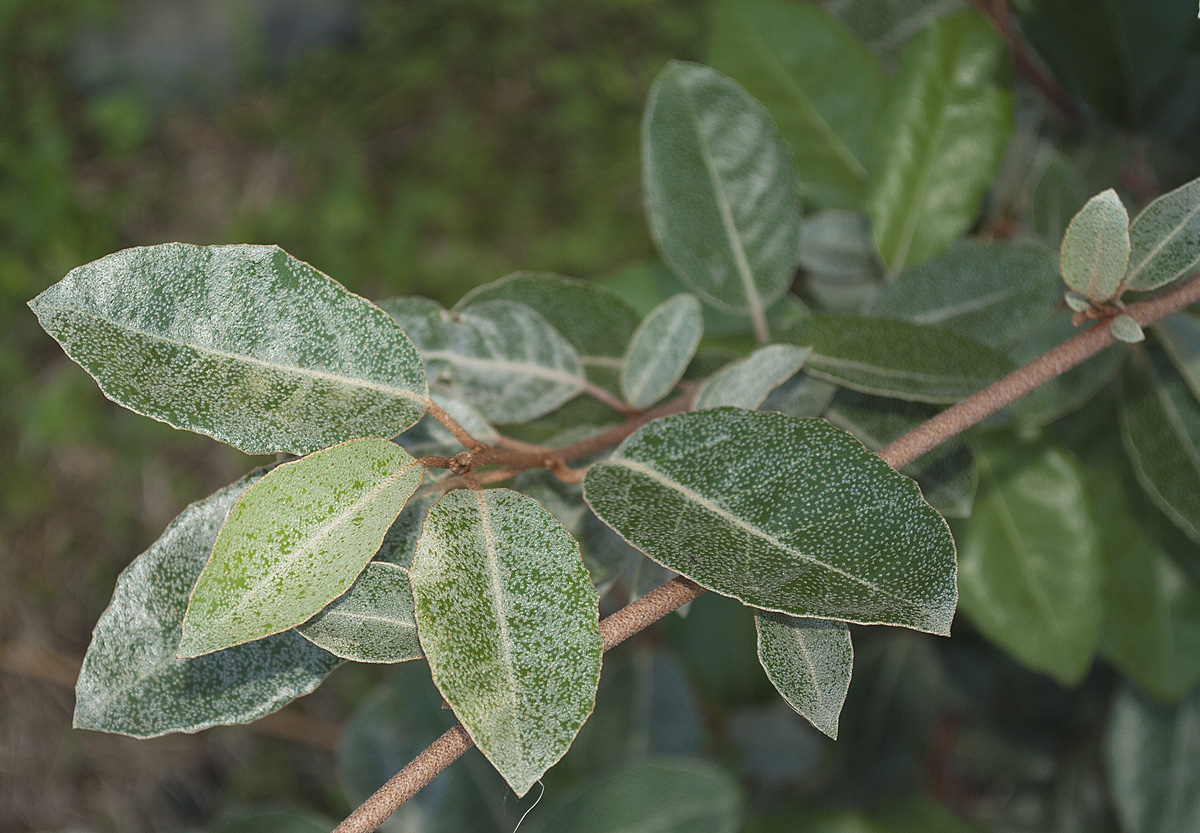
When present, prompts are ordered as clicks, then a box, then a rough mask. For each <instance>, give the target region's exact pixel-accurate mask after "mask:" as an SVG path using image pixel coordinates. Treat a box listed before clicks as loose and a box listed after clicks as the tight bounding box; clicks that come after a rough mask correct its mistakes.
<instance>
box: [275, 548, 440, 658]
mask: <svg viewBox="0 0 1200 833" xmlns="http://www.w3.org/2000/svg"><path fill="white" fill-rule="evenodd" d="M296 630H297V632H299V634H300V635H301V636H303V637H304V638H305V639H307V640H308V641H309V642H311V643H313V644H314V645H318V646H320V647H322V648H324V649H325V650H326V651H329V653H331V654H333V655H334V656H339V657H341V658H342V659H349V660H354V661H355V662H405V661H406V660H410V659H420V658H421V657H422V656H424V655H423V654H422V653H421V643H420V642H418V641H417V622H416V619H414V618H413V597H412V588H411V587H410V586H409V584H408V573H407V572H406V571H405V570H404V568H403V567H398V566H396V565H395V564H388V563H387V562H386V561H372V562H371V563H370V564H368V565H367V566H366V567H365V568H363V571H362V572H361V573H360V574H359V576H358V578H357V579H355V581H354V584H352V585H350V589H349V590H347V591H346V592H345V593H344V594H342V595H341V596H339V597H338V598H336V599H334V600H333V602H331V603H330V604H329V606H328V607H326V608H325V609H324V610H322V611H321V612H320V613H318V614H317V615H316V616H314V617H313V618H311V619H309V620H308V621H307V622H305V623H304V624H302V625H297V626H296Z"/></svg>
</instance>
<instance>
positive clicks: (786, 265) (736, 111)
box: [642, 61, 800, 320]
mask: <svg viewBox="0 0 1200 833" xmlns="http://www.w3.org/2000/svg"><path fill="white" fill-rule="evenodd" d="M642 182H643V183H644V186H645V189H646V215H647V219H648V220H649V223H650V232H651V234H652V235H653V237H654V240H655V243H656V244H657V245H658V250H659V252H660V253H661V254H662V256H663V260H664V261H665V262H666V263H667V265H668V266H670V267H671V269H672V270H674V271H675V273H676V274H678V275H679V277H680V278H681V279H682V280H683V281H684V282H685V283H686V284H687V285H688V286H690V287H691V288H692V289H694V290H695V291H696V292H697V293H699V294H700V296H701V297H702V298H704V300H706V301H708V302H709V303H711V304H713V305H715V306H717V307H719V308H721V309H725V310H727V311H730V312H743V313H748V314H749V315H750V316H751V317H752V318H755V319H759V320H761V319H763V318H764V317H765V312H764V311H765V310H766V308H767V307H768V306H769V305H770V304H771V302H773V301H775V300H776V299H778V298H780V297H782V296H783V294H784V293H785V292H787V289H788V286H789V285H790V284H791V281H792V276H793V274H794V272H795V270H796V263H797V253H798V251H799V245H800V193H799V189H798V187H797V183H796V172H795V169H794V168H793V163H792V159H791V153H790V152H789V150H788V147H787V145H785V144H784V143H783V140H782V139H781V138H780V136H779V133H778V131H777V130H776V128H775V125H774V124H773V123H772V121H771V117H770V115H769V114H768V113H767V111H766V110H765V109H764V108H763V106H762V105H761V104H759V103H758V102H757V101H755V100H754V99H753V98H751V97H750V95H749V94H748V93H747V92H746V91H745V90H744V89H742V88H741V87H740V86H739V85H738V84H737V83H736V82H735V81H733V80H732V79H731V78H729V77H727V76H725V75H722V74H721V73H719V72H717V71H715V70H712V69H709V68H708V67H704V66H700V65H699V64H691V63H684V62H681V61H672V62H670V63H669V64H667V66H666V68H665V69H664V70H663V71H662V72H661V73H659V75H658V78H656V79H655V81H654V85H653V86H652V87H651V89H650V95H649V97H648V98H647V100H646V113H645V117H644V118H643V121H642Z"/></svg>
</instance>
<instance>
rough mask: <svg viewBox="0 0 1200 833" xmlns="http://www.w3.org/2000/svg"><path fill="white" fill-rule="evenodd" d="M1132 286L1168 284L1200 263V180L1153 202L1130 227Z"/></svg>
mask: <svg viewBox="0 0 1200 833" xmlns="http://www.w3.org/2000/svg"><path fill="white" fill-rule="evenodd" d="M1129 239H1130V242H1131V244H1132V247H1133V252H1132V254H1131V256H1130V258H1129V277H1128V279H1127V280H1126V285H1127V286H1128V287H1129V288H1130V289H1137V290H1141V291H1146V290H1150V289H1157V288H1158V287H1160V286H1165V285H1166V284H1169V283H1171V282H1172V281H1175V280H1178V279H1179V278H1182V277H1184V276H1185V275H1187V274H1189V273H1190V272H1193V271H1195V269H1196V267H1197V266H1200V179H1193V180H1192V181H1191V182H1189V183H1187V184H1186V185H1182V186H1180V187H1179V188H1176V189H1175V190H1174V191H1172V192H1170V193H1169V194H1163V195H1162V196H1161V197H1159V198H1158V199H1156V200H1155V201H1154V202H1152V203H1150V204H1149V205H1148V206H1146V207H1145V209H1143V210H1142V213H1141V214H1139V215H1138V216H1137V217H1136V218H1135V219H1134V221H1133V224H1132V225H1131V226H1130V227H1129Z"/></svg>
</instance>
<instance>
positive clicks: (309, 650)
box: [73, 471, 341, 738]
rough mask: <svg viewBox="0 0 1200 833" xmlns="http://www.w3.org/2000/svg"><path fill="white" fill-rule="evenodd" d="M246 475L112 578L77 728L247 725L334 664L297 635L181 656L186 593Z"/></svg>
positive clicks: (140, 732) (86, 665)
mask: <svg viewBox="0 0 1200 833" xmlns="http://www.w3.org/2000/svg"><path fill="white" fill-rule="evenodd" d="M261 476H262V472H261V471H260V472H256V473H254V474H251V475H249V476H247V477H245V478H243V479H241V480H239V481H238V482H236V483H234V484H232V485H230V486H227V487H225V488H224V489H222V490H220V491H219V492H217V493H215V494H213V495H212V496H210V497H208V498H205V499H204V500H202V501H200V502H198V503H194V504H192V505H191V506H189V507H188V508H187V509H185V510H184V511H183V513H182V514H180V515H179V517H177V518H176V519H175V520H174V521H172V522H171V524H170V526H168V527H167V529H166V531H165V532H163V534H162V537H160V538H159V539H158V540H157V541H155V542H154V543H153V544H152V545H151V546H150V548H149V549H148V550H146V552H144V553H142V554H141V555H140V556H138V557H137V558H136V559H135V560H134V561H133V563H132V564H130V565H129V567H127V568H126V569H125V571H124V572H123V573H121V576H120V577H119V578H118V579H117V588H116V591H115V592H114V593H113V598H112V602H111V603H110V604H109V606H108V609H107V610H105V611H104V613H103V614H102V615H101V616H100V621H99V622H97V623H96V628H95V631H94V632H93V634H92V642H91V645H89V646H88V650H87V655H86V656H85V657H84V659H83V668H82V670H81V671H80V673H79V682H78V684H77V686H76V689H75V717H74V724H73V725H74V726H75V727H77V728H80V729H97V730H100V731H104V732H119V733H121V734H123V735H132V736H133V737H139V738H149V737H157V736H158V735H163V734H166V733H168V732H198V731H200V730H201V729H207V728H208V727H210V726H216V725H222V724H231V723H249V722H250V721H252V720H257V719H258V718H260V717H262V716H263V715H266V714H269V713H271V712H273V711H275V710H276V709H278V708H280V707H282V706H283V705H285V704H286V703H288V702H290V701H291V700H294V699H295V698H297V697H301V696H303V695H305V694H307V693H309V692H310V691H312V690H313V689H314V688H316V687H317V686H318V685H320V684H321V681H322V680H324V679H325V676H326V675H327V674H328V673H329V672H330V671H332V670H333V669H334V668H336V667H337V666H338V665H339V664H340V663H341V660H339V659H338V658H337V657H335V656H333V655H332V654H330V653H328V652H326V651H323V650H321V649H320V648H318V647H317V646H315V645H312V644H311V643H309V642H307V641H305V640H304V639H303V638H301V637H300V636H299V635H297V634H294V633H281V634H277V635H276V636H271V637H268V638H266V639H262V640H259V641H258V642H254V643H251V644H249V645H239V646H237V647H235V648H229V649H228V650H225V651H221V652H219V653H215V654H210V655H208V656H203V657H197V658H195V659H180V658H179V657H177V656H176V655H175V650H176V648H177V646H178V645H179V638H180V633H181V629H182V625H183V616H184V612H185V611H186V609H187V603H188V594H189V593H191V590H192V586H193V585H194V584H195V582H196V577H197V576H199V575H200V571H201V570H202V569H203V567H204V564H205V562H206V561H207V560H208V556H209V553H210V552H211V551H212V545H213V541H215V540H216V537H217V532H218V530H220V528H221V525H222V524H223V523H224V522H225V516H226V515H227V514H228V513H229V510H230V508H231V507H232V506H233V504H234V502H235V501H236V500H237V499H238V496H239V495H241V494H242V492H243V491H245V489H246V488H247V487H248V486H249V485H250V484H252V483H254V482H256V481H257V480H258V479H259V478H260V477H261Z"/></svg>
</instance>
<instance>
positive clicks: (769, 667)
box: [754, 611, 854, 740]
mask: <svg viewBox="0 0 1200 833" xmlns="http://www.w3.org/2000/svg"><path fill="white" fill-rule="evenodd" d="M754 623H755V625H756V626H757V627H758V661H759V662H761V663H762V667H763V670H764V671H766V672H767V676H768V677H769V678H770V680H771V683H772V685H774V686H775V688H776V689H777V690H778V691H779V693H780V694H781V695H783V699H784V700H786V701H787V703H788V705H789V706H791V707H792V708H793V709H795V710H796V711H797V712H798V713H799V714H800V715H801V716H802V717H804V719H805V720H807V721H808V722H809V723H811V724H812V725H813V726H815V727H817V728H818V729H820V730H821V731H822V732H824V733H825V734H827V735H829V737H831V738H833V739H834V740H837V735H838V717H839V716H840V715H841V713H842V703H844V702H846V692H847V691H848V690H849V689H850V672H851V670H852V669H853V667H854V647H853V646H852V645H851V643H850V628H848V627H846V623H845V622H831V621H829V620H827V619H797V618H795V617H792V616H786V615H784V614H782V613H765V612H762V611H759V612H758V613H757V614H755V616H754Z"/></svg>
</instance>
